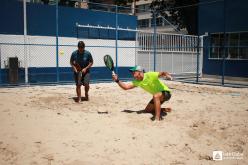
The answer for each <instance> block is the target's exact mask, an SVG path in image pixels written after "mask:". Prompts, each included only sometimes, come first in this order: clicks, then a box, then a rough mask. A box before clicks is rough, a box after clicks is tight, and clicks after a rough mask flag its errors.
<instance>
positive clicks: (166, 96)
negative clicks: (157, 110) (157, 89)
mask: <svg viewBox="0 0 248 165" xmlns="http://www.w3.org/2000/svg"><path fill="white" fill-rule="evenodd" d="M162 95H163V96H164V99H163V100H162V101H160V103H161V104H163V103H164V102H165V101H168V100H170V98H171V94H170V92H168V91H162ZM149 104H154V101H153V99H151V101H150V102H149Z"/></svg>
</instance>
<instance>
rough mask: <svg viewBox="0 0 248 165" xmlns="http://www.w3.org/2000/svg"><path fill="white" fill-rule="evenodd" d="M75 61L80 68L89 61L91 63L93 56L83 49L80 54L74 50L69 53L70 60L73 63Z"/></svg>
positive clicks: (85, 65)
mask: <svg viewBox="0 0 248 165" xmlns="http://www.w3.org/2000/svg"><path fill="white" fill-rule="evenodd" d="M73 61H75V62H76V63H77V64H79V65H80V67H81V68H85V67H87V66H88V65H89V63H93V58H92V56H91V53H90V52H89V51H87V50H84V52H83V53H82V54H79V52H78V50H75V51H74V52H72V54H71V59H70V62H71V63H73Z"/></svg>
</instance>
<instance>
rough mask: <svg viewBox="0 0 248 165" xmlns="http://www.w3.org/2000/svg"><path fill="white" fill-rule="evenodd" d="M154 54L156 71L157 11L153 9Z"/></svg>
mask: <svg viewBox="0 0 248 165" xmlns="http://www.w3.org/2000/svg"><path fill="white" fill-rule="evenodd" d="M153 33H154V34H153V49H154V50H153V55H154V59H153V60H154V62H153V71H154V72H155V71H156V53H157V52H156V49H157V46H156V44H157V27H156V11H153Z"/></svg>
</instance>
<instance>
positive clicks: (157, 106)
mask: <svg viewBox="0 0 248 165" xmlns="http://www.w3.org/2000/svg"><path fill="white" fill-rule="evenodd" d="M161 96H162V93H157V94H155V95H153V102H154V106H155V107H154V108H155V120H160V114H161V103H160V98H161Z"/></svg>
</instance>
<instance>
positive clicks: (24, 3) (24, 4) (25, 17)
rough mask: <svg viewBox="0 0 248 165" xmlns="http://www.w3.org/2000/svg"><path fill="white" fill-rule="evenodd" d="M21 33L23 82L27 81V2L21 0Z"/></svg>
mask: <svg viewBox="0 0 248 165" xmlns="http://www.w3.org/2000/svg"><path fill="white" fill-rule="evenodd" d="M23 30H24V31H23V35H24V52H23V53H24V65H25V66H24V67H25V83H26V84H27V83H28V61H29V60H28V57H27V4H26V0H23Z"/></svg>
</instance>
